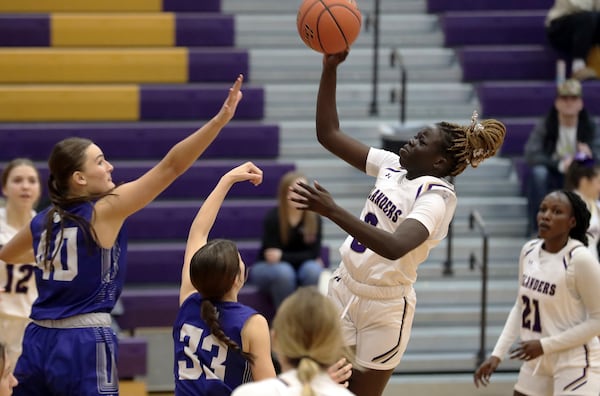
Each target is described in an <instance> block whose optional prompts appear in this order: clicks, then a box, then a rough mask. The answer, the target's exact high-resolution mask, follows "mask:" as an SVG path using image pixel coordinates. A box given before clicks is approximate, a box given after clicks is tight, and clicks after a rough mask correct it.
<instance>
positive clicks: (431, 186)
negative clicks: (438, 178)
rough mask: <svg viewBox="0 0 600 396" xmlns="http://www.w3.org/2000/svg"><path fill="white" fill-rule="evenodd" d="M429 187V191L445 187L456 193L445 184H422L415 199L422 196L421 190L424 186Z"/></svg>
mask: <svg viewBox="0 0 600 396" xmlns="http://www.w3.org/2000/svg"><path fill="white" fill-rule="evenodd" d="M424 185H427V190H426V192H427V191H429V190H431V189H432V188H433V187H443V188H445V189H447V190H450V191H452V192H454V190H453V189H452V188H450V187H448V186H446V185H445V184H440V183H426V184H421V185H420V186H419V188H418V189H417V194H416V195H415V199H417V198H419V195H421V190H422V189H423V186H424Z"/></svg>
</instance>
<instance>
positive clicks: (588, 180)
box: [565, 153, 600, 260]
mask: <svg viewBox="0 0 600 396" xmlns="http://www.w3.org/2000/svg"><path fill="white" fill-rule="evenodd" d="M565 188H566V189H567V190H572V191H575V192H576V193H577V194H579V196H580V197H581V199H583V201H584V202H585V204H586V206H587V208H588V210H589V211H590V215H591V217H590V226H589V228H588V230H587V238H588V248H589V249H590V251H591V252H592V255H593V256H594V257H595V258H596V260H598V242H599V241H600V207H599V201H598V198H600V169H599V168H598V165H597V164H596V161H594V159H593V158H592V157H589V156H587V155H585V154H581V153H580V154H578V155H576V156H575V158H574V159H573V162H571V166H569V169H568V170H567V174H566V175H565Z"/></svg>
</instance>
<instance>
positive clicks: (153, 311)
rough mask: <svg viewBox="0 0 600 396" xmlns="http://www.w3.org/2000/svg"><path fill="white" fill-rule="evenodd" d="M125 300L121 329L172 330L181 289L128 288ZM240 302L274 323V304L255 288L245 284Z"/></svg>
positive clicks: (240, 294)
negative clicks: (169, 328)
mask: <svg viewBox="0 0 600 396" xmlns="http://www.w3.org/2000/svg"><path fill="white" fill-rule="evenodd" d="M121 300H122V302H123V308H124V312H123V314H122V315H121V316H119V317H118V318H117V322H118V323H119V326H120V327H121V329H123V330H128V331H131V332H132V333H134V331H135V329H137V328H140V327H171V326H173V323H174V322H175V318H176V317H177V311H178V310H179V287H173V286H171V287H165V288H152V289H149V288H125V289H124V290H123V293H122V294H121ZM238 301H239V302H240V303H242V304H246V305H248V306H250V307H252V308H254V309H256V310H257V311H258V312H260V313H261V314H263V315H264V316H265V317H266V318H267V320H268V321H269V322H270V321H271V320H272V318H273V315H274V313H275V309H274V307H273V303H272V302H271V300H270V299H269V298H268V297H267V296H266V295H265V294H263V293H261V292H260V291H259V290H258V289H257V288H256V287H255V286H253V285H245V286H244V287H243V288H242V290H240V293H239V294H238ZM198 314H200V313H198Z"/></svg>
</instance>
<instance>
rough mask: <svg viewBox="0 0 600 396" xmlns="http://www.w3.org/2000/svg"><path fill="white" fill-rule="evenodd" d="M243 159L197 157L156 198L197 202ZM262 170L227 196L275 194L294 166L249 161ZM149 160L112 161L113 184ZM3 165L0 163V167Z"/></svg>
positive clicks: (134, 175) (41, 165)
mask: <svg viewBox="0 0 600 396" xmlns="http://www.w3.org/2000/svg"><path fill="white" fill-rule="evenodd" d="M244 161H245V160H242V159H240V160H238V161H237V162H234V163H232V162H231V161H229V162H225V161H222V160H199V161H198V162H196V163H195V164H194V165H192V166H191V167H190V169H188V170H187V171H186V172H185V173H184V174H182V175H181V176H179V177H178V178H177V179H176V180H175V181H174V182H173V183H172V184H171V185H170V186H169V187H167V189H166V190H165V191H163V192H162V193H161V194H160V195H159V196H158V198H157V199H159V200H161V199H191V200H194V201H196V202H200V201H201V200H203V199H205V198H206V197H207V196H208V194H210V192H211V191H212V189H213V188H214V187H215V185H216V184H217V182H218V181H219V179H220V178H221V176H223V174H225V173H226V172H227V171H229V170H230V169H231V168H232V167H233V166H234V165H236V164H238V163H239V164H242V163H243V162H244ZM253 162H254V163H255V164H256V165H257V166H259V167H260V168H261V169H262V170H263V172H264V173H263V182H262V183H261V184H260V186H254V185H253V184H250V183H237V184H235V185H234V186H233V187H232V188H231V190H230V192H229V194H228V197H229V198H247V199H252V198H272V197H275V196H277V189H278V188H279V181H280V179H281V177H282V176H283V175H284V174H285V173H287V172H289V171H292V170H294V169H295V166H294V164H293V163H282V162H275V161H272V160H259V161H253ZM155 164H156V161H153V162H148V161H144V162H141V163H140V162H135V161H130V162H112V165H113V166H114V167H115V168H114V170H113V173H112V178H113V181H114V182H115V183H116V184H120V183H125V182H129V181H132V180H134V179H136V178H138V177H139V176H141V175H143V174H144V173H145V172H146V171H148V170H149V169H150V168H151V167H152V166H154V165H155ZM36 165H37V166H38V169H39V171H40V177H41V179H42V180H47V178H48V173H49V172H48V168H47V166H46V163H39V162H38V163H36ZM2 168H3V165H2V164H0V171H1V170H2Z"/></svg>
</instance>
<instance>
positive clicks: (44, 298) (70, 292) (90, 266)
mask: <svg viewBox="0 0 600 396" xmlns="http://www.w3.org/2000/svg"><path fill="white" fill-rule="evenodd" d="M49 210H50V209H49V208H48V209H45V210H44V211H42V212H41V213H39V214H38V215H37V216H35V217H34V218H33V220H32V221H31V233H32V235H33V249H34V254H35V258H36V264H37V268H36V269H35V276H36V282H37V285H38V293H39V296H38V298H37V300H36V301H35V303H34V304H33V308H32V310H31V318H32V319H35V320H43V319H63V318H67V317H70V316H74V315H81V314H86V313H92V312H107V313H108V312H110V311H111V310H112V308H113V307H114V305H115V302H116V300H117V298H118V297H119V295H120V294H121V291H122V290H123V281H124V278H125V263H126V253H127V238H126V236H125V231H124V229H123V228H121V231H120V232H119V235H118V237H117V240H116V241H115V244H114V246H113V247H112V248H111V249H104V248H101V247H100V246H98V244H96V242H95V241H94V240H93V237H92V236H91V234H90V235H89V237H88V238H86V236H85V233H84V231H83V230H82V229H81V228H80V226H78V225H77V224H76V223H74V222H72V221H69V220H65V221H64V230H63V235H62V238H61V232H60V222H58V221H57V220H58V219H55V221H54V223H53V226H52V238H50V240H51V246H50V249H49V251H50V252H54V251H56V250H57V249H58V254H57V255H56V257H55V258H54V262H53V267H54V268H53V269H52V268H51V266H50V265H47V267H48V268H47V269H45V268H44V260H43V259H42V258H43V255H44V251H45V249H44V246H45V241H46V237H45V235H46V216H47V213H48V211H49ZM68 211H69V212H70V213H73V214H76V215H78V216H80V217H82V218H84V219H85V220H87V221H88V222H89V221H90V220H91V218H92V214H93V211H94V206H93V203H91V202H87V203H81V204H75V205H73V206H72V207H70V208H69V209H68Z"/></svg>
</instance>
